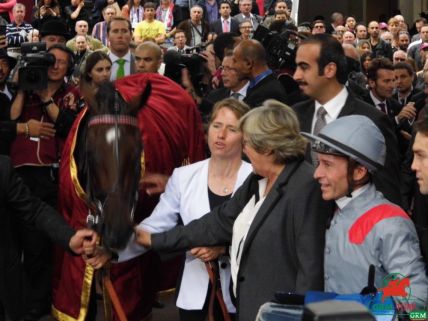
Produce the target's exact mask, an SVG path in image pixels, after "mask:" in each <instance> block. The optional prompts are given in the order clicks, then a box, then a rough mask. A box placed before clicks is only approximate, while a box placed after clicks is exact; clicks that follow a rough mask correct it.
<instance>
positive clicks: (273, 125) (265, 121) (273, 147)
mask: <svg viewBox="0 0 428 321" xmlns="http://www.w3.org/2000/svg"><path fill="white" fill-rule="evenodd" d="M239 128H240V130H241V131H242V132H243V134H244V135H245V137H246V139H247V140H248V144H249V145H250V146H251V147H252V148H253V149H254V150H255V151H256V152H257V153H260V154H262V153H267V152H271V153H273V155H274V158H275V162H276V163H278V164H285V163H287V162H289V161H291V160H294V159H301V158H303V157H304V155H305V150H306V146H307V141H306V140H305V138H304V137H303V136H302V135H301V134H300V126H299V121H298V119H297V116H296V114H295V113H294V111H293V110H292V109H291V108H290V107H289V106H287V105H284V104H282V103H280V102H279V101H276V100H273V99H269V100H266V101H265V102H264V103H263V106H261V107H257V108H255V109H253V110H251V111H250V112H249V113H247V114H246V115H245V116H243V117H242V118H241V120H240V122H239Z"/></svg>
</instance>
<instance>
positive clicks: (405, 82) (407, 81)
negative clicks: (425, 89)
mask: <svg viewBox="0 0 428 321" xmlns="http://www.w3.org/2000/svg"><path fill="white" fill-rule="evenodd" d="M394 74H395V79H396V87H397V91H396V92H395V94H394V95H393V96H392V97H393V98H394V99H395V100H397V101H398V102H399V103H400V105H401V107H402V109H401V111H400V114H401V115H400V114H399V115H398V117H399V118H400V116H404V118H406V119H408V120H412V119H414V118H415V117H416V118H417V115H418V113H419V111H420V110H421V109H422V108H423V107H424V105H425V94H423V93H422V90H420V89H417V88H414V87H413V81H414V79H415V72H414V71H413V68H412V67H411V66H410V65H409V64H408V63H406V62H398V63H396V64H395V65H394ZM409 116H410V117H409Z"/></svg>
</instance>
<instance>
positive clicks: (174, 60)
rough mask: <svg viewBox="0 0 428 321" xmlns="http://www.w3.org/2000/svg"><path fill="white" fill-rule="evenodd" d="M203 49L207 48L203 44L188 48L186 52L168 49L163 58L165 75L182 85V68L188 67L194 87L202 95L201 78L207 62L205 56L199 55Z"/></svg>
mask: <svg viewBox="0 0 428 321" xmlns="http://www.w3.org/2000/svg"><path fill="white" fill-rule="evenodd" d="M203 50H205V46H203V45H201V46H196V47H193V48H190V49H187V50H186V53H184V54H181V53H179V52H178V51H175V50H168V51H167V52H166V53H165V55H164V59H163V60H164V63H165V72H164V75H165V76H166V77H168V78H170V79H172V80H173V81H175V82H176V83H178V84H179V85H181V84H182V79H181V70H182V69H183V68H187V69H188V70H189V75H190V80H191V82H192V84H193V87H194V88H195V90H196V92H197V93H198V94H199V95H200V94H201V93H202V92H203V90H204V88H203V86H202V82H201V80H202V78H203V76H204V73H205V69H204V63H205V62H206V60H205V58H204V57H202V56H201V55H199V53H200V52H202V51H203Z"/></svg>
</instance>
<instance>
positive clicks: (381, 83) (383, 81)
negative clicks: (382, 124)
mask: <svg viewBox="0 0 428 321" xmlns="http://www.w3.org/2000/svg"><path fill="white" fill-rule="evenodd" d="M367 82H368V86H369V92H368V94H366V95H365V96H364V97H363V99H364V100H365V101H366V102H367V103H369V104H370V105H372V106H374V107H376V108H377V109H378V110H380V111H381V112H383V113H385V114H386V115H387V116H388V117H389V118H390V120H391V122H392V124H394V125H395V126H396V125H397V124H398V122H397V119H396V117H397V116H398V114H399V112H400V110H401V106H400V103H399V102H398V101H397V100H395V99H394V98H393V97H392V95H393V93H394V89H395V74H394V66H393V65H392V62H391V61H390V60H389V59H387V58H376V59H373V60H372V62H371V63H370V65H369V68H368V69H367Z"/></svg>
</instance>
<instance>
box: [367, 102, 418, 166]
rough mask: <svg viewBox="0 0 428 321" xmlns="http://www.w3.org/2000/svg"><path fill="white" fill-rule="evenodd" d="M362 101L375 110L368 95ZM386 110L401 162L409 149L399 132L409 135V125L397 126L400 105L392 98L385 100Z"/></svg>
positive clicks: (405, 123) (402, 122) (401, 123)
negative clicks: (405, 132) (396, 118)
mask: <svg viewBox="0 0 428 321" xmlns="http://www.w3.org/2000/svg"><path fill="white" fill-rule="evenodd" d="M363 100H364V101H365V102H367V103H368V104H370V105H372V106H374V107H375V108H376V109H377V107H376V106H375V103H374V101H373V99H372V98H371V96H370V95H369V94H368V95H366V96H364V97H363ZM386 108H387V112H388V118H389V120H390V122H391V125H392V127H393V128H394V130H395V135H396V137H397V141H398V151H399V155H400V162H401V160H402V159H403V158H404V154H405V153H406V151H407V148H408V147H409V141H408V140H407V139H405V138H404V136H403V135H402V134H401V132H400V131H401V130H405V131H407V132H409V133H411V132H412V127H411V126H410V125H409V123H408V122H407V121H401V122H400V123H398V124H397V121H396V120H395V117H396V116H397V115H398V114H399V113H400V111H401V108H402V106H401V105H400V103H399V102H398V101H397V100H395V99H394V98H388V99H387V100H386Z"/></svg>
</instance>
